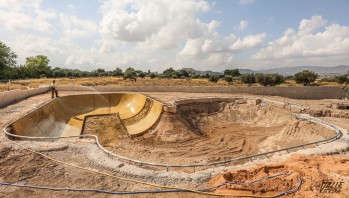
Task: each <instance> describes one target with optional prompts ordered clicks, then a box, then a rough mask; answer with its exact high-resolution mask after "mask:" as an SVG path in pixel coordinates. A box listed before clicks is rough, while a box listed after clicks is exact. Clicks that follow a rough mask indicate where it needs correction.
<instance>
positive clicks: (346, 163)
mask: <svg viewBox="0 0 349 198" xmlns="http://www.w3.org/2000/svg"><path fill="white" fill-rule="evenodd" d="M69 94H78V93H76V92H75V93H72V92H65V93H61V95H69ZM147 95H149V96H151V97H153V98H156V99H159V100H161V101H163V102H166V103H171V101H173V99H180V98H187V97H207V96H211V97H212V96H213V97H214V96H217V97H221V96H231V95H229V94H190V93H180V94H179V93H166V94H162V93H147ZM264 98H268V99H271V100H275V101H282V102H285V101H287V102H293V103H297V104H302V105H305V106H307V107H309V109H308V110H307V111H308V112H309V113H311V114H313V115H317V116H319V117H322V119H324V120H326V121H330V122H332V123H334V124H336V125H338V126H340V127H342V128H344V129H346V130H349V124H348V123H349V120H348V117H346V115H347V114H348V111H345V110H334V109H331V108H328V105H329V104H331V103H336V102H341V101H337V100H307V101H304V100H291V99H285V98H282V97H264ZM49 99H50V96H49V94H43V95H38V96H34V97H31V98H29V99H26V100H23V101H21V102H19V103H16V104H14V105H10V106H8V107H5V108H2V109H0V115H1V118H2V119H1V120H0V126H1V128H3V127H4V126H5V124H6V123H7V122H8V121H10V120H11V119H13V118H15V117H19V116H20V115H23V114H24V113H25V112H28V111H29V110H31V109H33V108H35V107H36V106H38V105H40V104H42V103H43V102H46V101H47V100H49ZM226 110H228V109H226ZM317 111H330V112H329V113H327V114H316V113H312V112H317ZM218 115H219V113H216V114H215V115H210V116H204V117H205V118H204V119H201V120H209V119H212V120H215V119H218V118H219V116H218ZM282 115H283V114H275V115H274V116H276V117H280V116H282ZM256 118H257V117H256ZM263 118H265V116H263V115H260V116H259V117H258V119H260V123H266V122H268V121H270V120H263ZM162 119H164V120H163V121H162V122H163V123H164V122H166V121H167V120H169V121H171V120H177V119H174V118H171V116H170V115H167V116H166V115H165V116H164V117H162ZM193 120H195V118H193ZM227 120H229V119H227ZM223 121H224V119H223ZM237 121H241V120H237ZM203 123H205V122H203ZM207 123H212V122H207ZM222 123H223V124H219V125H218V124H217V125H215V126H211V125H206V126H205V125H202V126H200V127H199V128H200V129H201V130H202V131H203V132H204V133H205V134H206V135H207V136H210V137H213V139H215V140H214V142H215V143H219V141H220V140H221V139H222V137H223V141H222V142H223V143H225V144H230V143H231V141H229V140H230V139H229V137H227V136H226V133H224V132H223V131H224V130H222V132H221V133H220V134H215V133H213V132H212V130H211V129H213V128H220V129H224V127H225V128H228V127H231V128H234V130H235V131H236V132H235V133H236V134H235V135H237V134H239V133H244V134H245V135H246V134H251V135H252V136H253V135H255V134H254V133H256V131H258V130H266V129H263V127H261V126H248V125H247V124H245V126H242V125H240V126H239V124H238V123H235V124H234V125H233V127H232V126H229V125H228V124H227V123H225V124H224V122H222ZM290 123H292V122H289V120H288V119H286V118H285V120H284V122H283V123H281V124H279V126H274V127H275V132H276V133H278V132H280V131H282V129H283V128H287V127H286V126H287V125H290ZM303 124H304V125H302V123H298V125H293V123H292V124H291V125H290V127H289V128H292V126H301V127H300V128H306V127H308V126H309V127H310V128H313V127H314V126H311V125H307V124H306V123H303ZM160 125H161V121H160V123H159V125H158V126H160ZM304 126H305V127H304ZM160 127H161V126H160ZM162 127H164V128H167V129H168V130H165V131H167V132H166V133H165V132H164V133H165V134H163V135H162V136H156V135H155V134H157V133H156V132H155V131H156V130H157V129H156V128H155V129H154V131H153V132H151V133H149V134H147V136H145V138H144V139H136V140H135V142H136V144H144V142H146V143H152V141H154V140H155V139H156V138H157V139H156V140H162V142H163V143H160V144H156V147H157V148H162V146H168V145H171V144H172V146H168V148H166V149H168V150H169V151H170V152H171V149H172V151H173V150H175V149H174V148H175V144H176V143H177V142H178V141H179V142H181V145H182V147H181V149H180V150H181V152H182V153H186V152H187V151H188V150H185V149H188V148H187V147H186V144H187V145H189V146H192V145H195V144H196V147H195V146H194V147H193V149H199V148H200V147H205V146H206V147H210V149H211V151H213V148H219V149H221V148H224V147H223V146H222V147H220V146H219V145H217V144H216V145H214V144H212V142H213V141H212V142H206V143H205V144H200V142H201V141H202V140H203V139H204V137H198V136H197V134H190V135H188V134H185V135H183V136H181V135H177V134H171V130H172V131H173V128H178V127H185V126H181V123H178V122H177V123H176V121H175V122H174V123H173V125H172V126H162ZM256 127H257V128H256ZM258 127H259V128H258ZM268 127H269V128H268V131H269V129H273V126H268ZM251 129H252V130H251ZM241 131H242V132H241ZM271 131H272V130H271ZM290 131H292V130H290ZM290 131H289V132H290ZM315 131H316V129H315ZM172 133H173V132H172ZM301 134H302V132H299V135H301ZM315 134H316V132H315ZM233 136H234V135H231V137H230V138H232V137H233ZM266 136H267V135H266ZM258 138H259V137H258ZM258 138H257V139H258ZM186 139H189V140H190V141H189V142H186V141H185V140H186ZM150 140H151V141H150ZM149 141H150V142H149ZM245 141H246V140H245ZM264 141H265V140H264ZM270 141H272V140H270ZM256 142H257V143H256ZM256 144H257V145H258V140H256V141H255V142H254V143H253V142H251V143H250V145H254V146H255V147H254V149H256ZM236 145H237V147H238V146H239V145H240V146H241V145H242V144H241V143H239V142H236ZM189 146H188V147H189ZM229 146H233V145H232V144H230V145H229ZM154 148H155V146H154ZM163 148H164V147H163ZM164 149H165V148H164ZM183 149H184V150H183ZM236 149H238V148H236ZM160 150H161V149H159V150H158V151H160ZM182 150H183V151H182ZM204 150H205V149H203V151H200V152H201V154H205V156H204V157H203V156H202V155H201V154H200V155H199V156H201V157H202V159H200V160H202V161H205V160H212V159H213V158H214V156H215V155H216V156H217V155H218V154H219V153H220V152H222V153H224V152H226V153H224V155H226V156H229V155H230V154H229V153H227V151H224V150H220V152H218V153H212V155H207V152H206V153H205V151H204ZM252 150H253V149H252ZM177 151H178V149H177ZM188 152H189V151H188ZM200 152H198V153H200ZM166 153H167V152H163V151H162V154H161V153H156V155H154V156H153V157H154V159H155V156H159V154H161V155H165V154H166ZM45 154H47V155H49V156H51V157H53V158H59V159H64V160H65V161H66V162H71V163H74V164H77V165H80V166H84V167H89V168H93V169H95V170H99V171H103V172H107V173H111V174H114V175H117V173H116V172H113V171H112V170H109V169H106V168H103V167H99V166H94V165H93V164H91V163H90V162H89V161H88V160H86V159H85V158H84V157H83V156H81V155H80V154H79V153H78V152H77V151H75V152H74V151H70V150H62V151H59V150H57V151H48V152H45ZM125 154H126V152H125ZM128 154H129V155H133V154H132V151H131V152H130V153H128ZM189 154H190V152H189ZM189 154H188V155H187V156H186V158H185V159H186V160H187V162H189V161H191V162H192V161H193V160H192V159H191V158H193V156H190V155H189ZM143 156H150V155H148V154H146V152H144V153H143ZM139 157H141V156H139ZM217 157H219V156H217ZM165 158H166V157H164V159H165ZM210 158H211V159H210ZM159 160H160V161H161V159H159ZM213 160H216V159H213ZM348 167H349V154H348V152H342V153H340V154H337V155H313V156H309V155H294V156H292V157H290V158H288V159H286V160H284V161H277V162H273V161H269V162H268V163H264V164H263V163H259V164H258V165H252V166H245V167H243V168H240V169H238V170H232V171H228V172H224V173H222V174H219V175H216V176H214V175H212V180H211V181H210V182H209V183H202V184H200V185H198V186H185V187H191V188H193V187H206V186H212V185H216V184H218V183H221V182H225V181H241V182H246V181H252V180H254V179H258V178H260V177H265V176H267V175H273V174H277V173H280V172H285V171H287V172H290V173H291V175H289V176H286V177H283V178H274V179H270V180H268V181H267V180H266V181H263V182H262V183H259V184H254V185H252V186H248V187H246V186H242V187H241V186H237V187H234V186H231V185H229V186H227V187H221V188H219V189H218V190H216V191H215V193H231V195H234V194H236V193H239V194H241V193H246V194H251V193H252V194H255V195H274V194H277V193H280V192H283V191H285V190H288V189H290V188H292V187H295V186H296V185H297V184H298V180H297V177H299V178H301V179H302V180H303V182H304V183H303V185H302V187H301V189H300V190H298V191H297V192H295V193H293V194H289V195H287V196H288V197H348V196H349V195H348V193H349V192H348V178H349V173H348V172H349V169H348ZM0 181H2V182H14V183H19V184H28V185H43V186H53V187H75V188H98V189H107V190H113V191H134V190H149V189H156V188H154V187H150V186H147V185H143V184H135V183H133V182H129V181H122V180H120V179H115V178H111V177H108V176H104V175H99V174H96V173H91V172H88V171H84V170H79V169H76V168H73V167H69V166H65V165H62V164H59V163H56V162H53V161H50V160H48V159H46V158H43V157H41V156H39V155H37V154H34V153H32V152H30V151H27V150H24V149H22V148H21V147H19V146H17V145H14V144H13V143H11V142H9V141H8V140H6V139H4V138H3V137H2V136H1V138H0ZM323 181H325V182H326V181H332V182H339V183H340V182H344V183H342V184H341V185H340V187H338V185H339V183H336V184H337V188H336V191H335V192H331V193H329V191H328V189H329V187H331V186H328V185H327V186H325V188H324V189H323V190H325V191H323V192H320V191H321V184H322V182H323ZM326 187H327V189H326ZM338 189H339V190H338ZM326 190H327V191H326ZM330 190H331V189H330ZM332 190H333V189H332ZM39 196H41V197H87V196H88V197H112V195H106V194H101V193H95V192H71V191H49V190H39V189H28V188H17V187H6V186H1V185H0V197H39ZM163 196H168V197H205V196H204V195H199V194H195V193H170V194H146V195H134V196H132V197H163ZM125 197H129V196H125ZM208 197H211V196H208Z"/></svg>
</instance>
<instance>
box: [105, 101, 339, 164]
mask: <svg viewBox="0 0 349 198" xmlns="http://www.w3.org/2000/svg"><path fill="white" fill-rule="evenodd" d="M333 134H334V132H333V131H330V130H328V129H326V128H324V127H322V126H319V125H315V124H313V123H310V122H308V121H299V120H297V119H296V118H295V117H294V116H293V115H292V114H291V113H290V112H289V110H288V109H285V108H282V107H277V106H273V105H267V104H263V105H262V104H259V105H256V104H248V103H247V102H246V100H236V101H232V102H229V103H225V102H214V103H192V104H185V105H179V106H178V109H177V113H168V112H165V113H164V114H163V115H162V117H161V119H160V121H159V123H158V125H157V126H156V127H155V128H154V129H153V130H152V131H149V132H148V133H146V134H144V135H143V136H140V137H136V138H133V139H130V138H129V139H123V140H122V141H119V142H117V143H115V144H113V145H111V144H108V146H110V149H111V150H113V152H115V153H118V154H120V155H123V156H126V157H130V158H133V159H138V160H143V161H148V162H157V163H168V164H169V163H172V164H189V163H207V162H215V161H223V160H228V159H232V158H236V157H239V156H246V155H251V154H256V153H260V152H264V151H266V150H271V149H277V148H280V147H286V146H291V145H295V144H299V143H306V142H310V141H316V140H320V139H323V138H326V137H330V136H332V135H333Z"/></svg>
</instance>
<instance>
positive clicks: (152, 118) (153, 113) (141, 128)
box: [126, 102, 163, 136]
mask: <svg viewBox="0 0 349 198" xmlns="http://www.w3.org/2000/svg"><path fill="white" fill-rule="evenodd" d="M162 109H163V105H162V104H161V103H158V102H154V103H153V105H152V107H151V109H150V111H149V113H148V114H147V115H146V116H145V118H143V119H142V120H140V121H139V122H136V123H135V124H133V125H129V126H126V129H127V132H128V134H129V135H131V136H133V135H141V134H142V133H144V132H146V131H147V130H148V129H149V128H151V127H152V126H154V124H155V123H156V122H157V121H158V119H159V118H160V115H161V113H162Z"/></svg>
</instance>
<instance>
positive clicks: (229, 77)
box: [224, 76, 233, 82]
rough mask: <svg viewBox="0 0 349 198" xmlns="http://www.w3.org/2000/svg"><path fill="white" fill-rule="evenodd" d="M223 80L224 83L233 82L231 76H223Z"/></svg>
mask: <svg viewBox="0 0 349 198" xmlns="http://www.w3.org/2000/svg"><path fill="white" fill-rule="evenodd" d="M224 80H225V81H226V82H233V77H231V76H224Z"/></svg>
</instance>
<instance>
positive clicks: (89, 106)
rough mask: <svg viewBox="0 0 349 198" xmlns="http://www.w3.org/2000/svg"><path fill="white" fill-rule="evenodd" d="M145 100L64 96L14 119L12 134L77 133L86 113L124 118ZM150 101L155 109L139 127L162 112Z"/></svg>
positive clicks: (125, 95) (114, 95) (129, 96)
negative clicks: (116, 115) (156, 110)
mask: <svg viewBox="0 0 349 198" xmlns="http://www.w3.org/2000/svg"><path fill="white" fill-rule="evenodd" d="M146 101H147V97H146V96H144V95H141V94H128V93H112V94H86V95H72V96H64V97H60V98H56V99H54V100H52V101H50V102H48V103H46V104H45V105H43V106H41V107H39V108H38V109H36V110H34V111H32V112H31V113H29V114H27V115H26V116H24V117H22V118H20V119H19V120H17V121H15V122H14V123H13V124H12V125H11V128H12V133H13V134H16V135H21V136H33V137H58V136H72V135H80V132H81V127H82V124H83V119H84V117H85V116H86V115H96V114H112V113H118V114H119V116H120V118H121V119H128V118H132V117H133V116H136V115H137V114H138V113H139V112H141V110H142V109H143V107H144V106H145V103H146ZM153 104H154V106H156V107H157V109H158V111H159V112H155V115H152V116H151V118H152V119H151V120H149V122H147V123H146V124H147V126H145V127H143V128H144V129H145V130H146V129H147V128H149V127H151V126H152V125H153V124H155V122H156V121H157V120H158V117H159V116H160V114H161V111H162V104H161V103H159V102H157V101H153ZM159 106H161V108H159ZM152 114H154V112H152ZM148 125H149V127H148Z"/></svg>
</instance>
